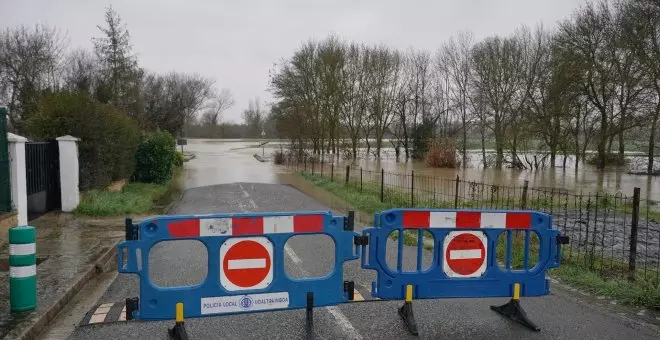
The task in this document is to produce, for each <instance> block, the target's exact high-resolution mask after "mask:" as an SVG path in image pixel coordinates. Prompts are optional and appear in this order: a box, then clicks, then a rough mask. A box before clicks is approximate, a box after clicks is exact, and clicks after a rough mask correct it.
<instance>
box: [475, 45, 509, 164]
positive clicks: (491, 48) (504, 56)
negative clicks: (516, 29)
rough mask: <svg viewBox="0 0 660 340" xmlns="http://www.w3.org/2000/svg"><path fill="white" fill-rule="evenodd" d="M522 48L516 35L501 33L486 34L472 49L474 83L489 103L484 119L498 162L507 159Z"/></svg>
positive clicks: (484, 100)
mask: <svg viewBox="0 0 660 340" xmlns="http://www.w3.org/2000/svg"><path fill="white" fill-rule="evenodd" d="M519 61H520V49H519V47H518V45H517V44H516V41H515V39H506V38H501V37H498V36H495V37H489V38H486V39H485V40H484V41H482V42H480V43H477V44H476V45H475V46H474V47H473V50H472V65H473V68H474V69H473V71H474V78H473V86H474V87H475V90H476V93H479V95H480V96H482V98H483V102H484V103H485V104H486V105H487V109H486V110H485V111H484V113H485V114H486V115H487V117H485V120H486V121H487V122H488V124H484V125H485V126H488V127H489V128H490V130H492V131H493V134H494V136H495V152H496V159H495V166H496V167H498V168H499V167H501V166H502V163H503V161H504V145H505V139H506V133H507V124H508V123H509V121H510V118H511V111H512V102H513V100H514V95H516V91H518V90H519V81H520V74H519V71H520V70H519V68H518V65H519V64H518V63H519Z"/></svg>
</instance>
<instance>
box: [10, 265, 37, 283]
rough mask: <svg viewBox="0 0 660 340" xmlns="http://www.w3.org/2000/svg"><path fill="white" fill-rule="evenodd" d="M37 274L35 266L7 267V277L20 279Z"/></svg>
mask: <svg viewBox="0 0 660 340" xmlns="http://www.w3.org/2000/svg"><path fill="white" fill-rule="evenodd" d="M35 275H37V266H36V265H34V264H33V265H31V266H24V267H9V277H10V278H16V279H20V278H23V277H31V276H35Z"/></svg>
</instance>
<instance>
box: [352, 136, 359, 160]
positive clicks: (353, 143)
mask: <svg viewBox="0 0 660 340" xmlns="http://www.w3.org/2000/svg"><path fill="white" fill-rule="evenodd" d="M357 144H358V140H357V139H356V138H355V137H353V138H351V149H353V161H355V160H356V159H357Z"/></svg>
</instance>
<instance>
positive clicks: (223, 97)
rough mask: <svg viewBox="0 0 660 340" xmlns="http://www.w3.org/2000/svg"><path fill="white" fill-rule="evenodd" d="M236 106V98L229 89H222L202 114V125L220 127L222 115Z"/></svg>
mask: <svg viewBox="0 0 660 340" xmlns="http://www.w3.org/2000/svg"><path fill="white" fill-rule="evenodd" d="M233 105H234V97H233V95H232V94H231V91H229V89H222V90H221V91H220V93H218V94H216V95H214V96H213V98H211V99H210V100H209V102H208V103H207V104H206V109H205V110H204V112H203V113H202V123H203V124H205V125H218V124H219V123H220V121H221V120H222V114H223V113H224V112H225V111H227V110H228V109H229V108H231V107H232V106H233Z"/></svg>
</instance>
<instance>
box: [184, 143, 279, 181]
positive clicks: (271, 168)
mask: <svg viewBox="0 0 660 340" xmlns="http://www.w3.org/2000/svg"><path fill="white" fill-rule="evenodd" d="M258 144H259V143H258V142H244V141H237V140H231V141H222V140H213V139H208V140H207V139H190V140H188V145H186V146H185V147H184V151H185V152H192V153H194V154H195V158H194V159H192V160H190V161H188V162H186V163H185V165H184V166H185V169H186V171H185V175H184V179H183V180H184V187H185V188H186V189H189V188H195V187H202V186H207V185H214V184H224V183H235V182H259V183H278V180H277V173H278V172H282V170H281V168H280V167H278V166H275V165H274V164H273V163H271V162H267V163H262V162H259V161H257V160H256V159H255V158H254V157H253V155H254V154H255V153H258V154H261V149H259V148H256V147H255V146H256V145H258ZM271 152H272V150H271Z"/></svg>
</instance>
